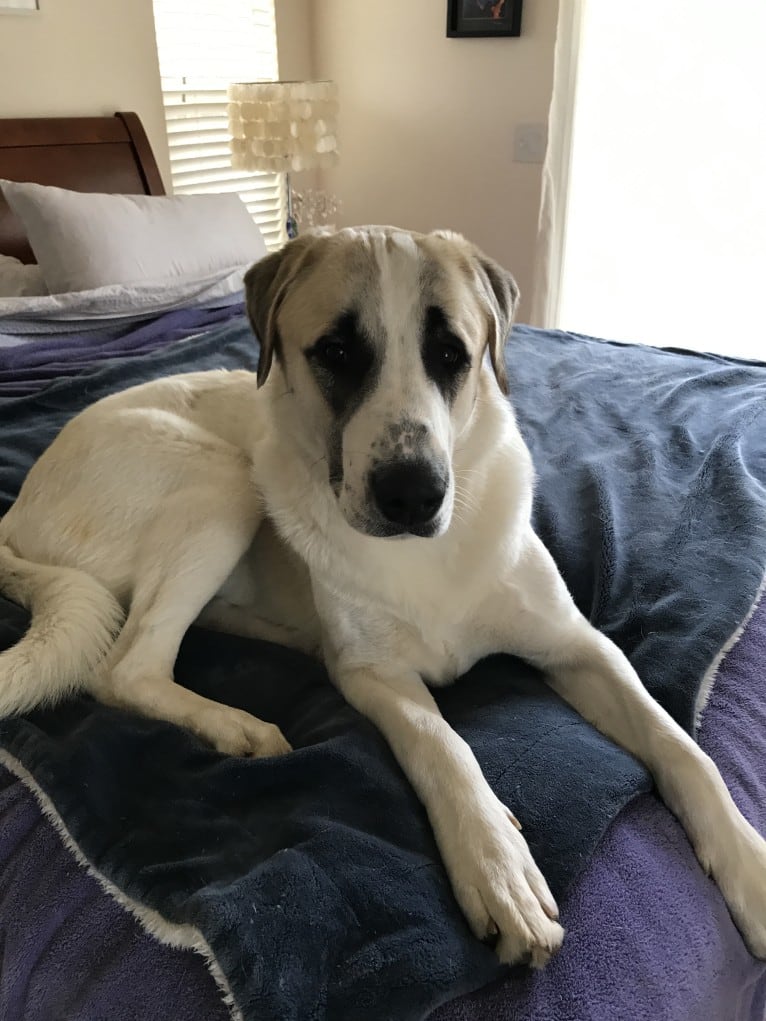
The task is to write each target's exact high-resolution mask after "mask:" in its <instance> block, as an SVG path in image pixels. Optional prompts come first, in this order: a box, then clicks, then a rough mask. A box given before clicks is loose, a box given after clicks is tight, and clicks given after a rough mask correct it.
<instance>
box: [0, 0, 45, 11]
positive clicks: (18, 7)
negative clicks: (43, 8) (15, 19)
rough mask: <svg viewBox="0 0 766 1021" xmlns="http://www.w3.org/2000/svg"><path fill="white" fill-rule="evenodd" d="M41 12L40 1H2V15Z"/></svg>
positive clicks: (0, 2)
mask: <svg viewBox="0 0 766 1021" xmlns="http://www.w3.org/2000/svg"><path fill="white" fill-rule="evenodd" d="M39 10H40V0H0V14H31V13H32V12H33V11H39Z"/></svg>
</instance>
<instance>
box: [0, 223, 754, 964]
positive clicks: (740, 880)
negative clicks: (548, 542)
mask: <svg viewBox="0 0 766 1021" xmlns="http://www.w3.org/2000/svg"><path fill="white" fill-rule="evenodd" d="M245 284H246V299H247V309H248V314H249V317H250V321H251V323H252V326H253V329H254V332H255V334H256V335H257V336H258V337H259V338H260V343H261V348H260V356H259V362H258V369H257V373H249V372H244V371H234V372H225V371H212V372H199V373H190V374H187V375H180V376H175V377H170V378H166V379H161V380H158V381H155V382H150V383H146V384H144V385H142V386H138V387H135V388H132V389H129V390H126V391H124V392H121V393H118V394H115V395H113V396H110V397H107V398H105V399H103V400H101V401H98V402H97V403H96V404H94V405H92V406H91V407H90V408H88V409H86V410H85V411H84V412H82V413H81V414H80V415H78V416H77V417H76V418H74V419H73V420H72V421H71V422H70V423H69V424H67V425H66V427H65V428H64V429H63V430H62V432H61V434H60V435H59V436H58V438H57V439H56V440H55V442H54V443H53V444H52V445H51V446H50V447H49V449H48V450H47V451H46V452H45V453H44V454H43V455H42V456H41V457H40V459H39V460H38V461H37V463H36V464H35V465H34V466H33V468H32V469H31V471H30V473H29V475H28V477H27V479H26V481H25V482H24V485H23V487H22V490H21V492H20V494H19V497H18V499H17V501H16V503H15V504H14V506H13V507H12V508H11V510H10V511H9V512H8V514H7V515H6V516H5V518H4V519H3V520H2V522H0V589H1V590H2V591H3V592H4V593H5V594H6V595H8V596H9V597H10V598H11V599H14V600H16V601H17V602H19V603H21V604H23V605H24V606H26V607H28V608H29V609H30V611H31V614H32V620H31V625H30V627H29V630H28V632H27V634H26V635H25V636H24V638H23V639H22V640H21V641H20V642H19V643H18V644H17V645H16V646H15V647H14V648H12V649H11V650H9V651H7V652H5V653H4V654H3V655H2V656H0V714H3V715H7V714H11V713H18V712H23V711H26V710H29V709H31V708H32V707H33V706H36V705H38V704H40V703H51V702H53V701H54V700H55V699H58V698H61V697H63V696H65V695H66V694H68V693H70V692H73V691H75V690H76V689H85V690H87V691H89V692H90V693H92V695H93V696H94V697H95V698H96V699H99V700H101V701H103V702H105V703H108V704H111V705H115V706H120V707H122V708H124V709H126V710H130V711H135V712H138V713H142V714H145V715H147V716H151V717H156V718H160V719H163V720H168V721H172V722H174V723H176V724H179V725H180V726H182V727H187V728H189V729H190V730H192V731H194V732H195V733H196V734H198V735H199V736H200V737H202V738H204V739H205V740H206V741H208V742H210V744H212V745H213V746H215V748H217V749H219V750H220V751H221V752H224V753H227V754H230V755H253V756H269V755H280V754H283V753H285V752H288V751H289V745H288V743H287V741H286V740H285V738H284V737H283V735H282V734H281V732H280V731H279V730H278V728H276V727H275V726H274V725H272V724H269V723H267V722H264V721H261V720H258V719H255V718H254V717H252V716H250V715H249V714H247V713H244V712H242V711H239V710H237V709H234V708H230V707H227V706H224V705H221V704H218V703H216V702H214V701H211V700H209V699H206V698H203V697H202V696H200V695H198V694H195V693H193V692H191V691H187V690H186V689H185V688H183V687H181V686H180V685H178V684H176V683H175V682H174V680H173V665H174V661H175V658H176V653H177V651H178V647H179V644H180V642H181V639H182V638H183V635H184V633H185V632H186V630H187V628H188V627H189V626H190V625H191V624H192V623H193V622H195V621H197V622H198V623H200V624H202V625H204V626H207V627H212V628H217V629H221V630H224V631H228V632H232V633H236V634H239V635H245V636H254V637H258V638H267V639H270V640H273V641H277V642H281V643H283V644H286V645H290V646H293V647H296V648H300V649H303V650H305V651H308V652H312V653H315V654H318V655H321V656H322V658H323V659H324V662H325V664H326V666H327V669H328V671H329V674H330V676H331V678H332V680H333V682H334V683H335V685H337V687H338V688H339V689H340V691H341V692H342V694H343V695H344V696H345V698H346V699H347V701H348V702H349V703H350V704H351V705H352V706H354V707H355V708H356V709H357V710H358V711H359V712H361V713H363V714H364V715H365V716H367V717H368V718H369V719H370V720H372V721H373V722H374V723H375V724H376V725H377V727H378V728H379V729H380V731H381V732H382V734H383V735H384V736H385V738H386V739H387V741H388V743H389V744H390V746H391V748H392V750H393V752H394V755H395V756H396V758H397V760H398V761H399V763H400V765H401V767H402V769H403V770H404V772H405V774H406V775H407V777H408V778H409V781H410V783H411V784H412V786H413V788H414V790H415V791H416V792H417V794H418V796H419V798H420V800H421V801H422V803H423V804H424V806H425V808H426V810H427V812H428V816H429V819H430V823H431V825H432V827H433V830H434V833H435V836H436V840H437V843H438V847H439V850H440V853H441V855H442V858H443V861H444V864H445V866H446V869H447V872H448V874H449V876H450V880H451V883H452V887H453V889H454V893H455V896H456V898H457V900H458V902H459V904H460V906H461V908H462V910H463V912H464V914H465V916H466V918H467V920H468V922H469V923H470V926H471V928H472V930H473V932H474V933H475V934H476V936H477V937H479V938H480V939H490V940H492V941H493V942H494V944H495V947H496V951H497V953H498V955H499V957H500V959H501V960H503V961H506V962H508V963H516V962H528V963H530V964H531V965H533V966H535V967H540V966H542V965H544V964H545V963H546V961H547V960H548V959H549V958H550V956H551V955H552V954H553V953H554V952H555V951H556V950H557V949H558V947H559V946H560V945H561V941H562V938H563V935H564V933H563V929H562V927H561V925H560V923H559V918H558V909H557V906H556V903H555V901H554V899H553V897H552V896H551V893H550V890H549V889H548V886H547V884H546V881H545V879H544V877H543V876H542V875H541V873H540V871H539V869H538V868H537V866H536V864H535V862H534V860H533V858H532V856H531V854H530V851H529V849H528V847H527V844H526V841H525V839H524V837H523V835H522V833H521V831H520V825H519V823H518V821H517V820H516V818H515V816H514V815H513V812H512V811H511V810H510V809H509V808H508V807H506V806H505V805H504V804H503V803H501V802H500V801H499V799H498V798H497V797H496V796H495V794H494V793H493V792H492V790H491V789H490V787H489V786H488V784H487V782H486V780H485V779H484V776H483V775H482V773H481V770H480V768H479V766H478V763H477V762H476V759H475V758H474V756H473V754H472V752H471V749H470V748H469V747H468V745H467V744H466V743H465V742H464V741H463V740H462V739H461V738H460V737H459V736H458V735H457V734H456V733H455V732H454V731H453V730H452V729H451V728H450V727H449V726H448V725H447V723H446V722H445V721H444V719H443V718H442V716H441V715H440V713H439V710H438V708H437V705H436V703H435V701H434V699H433V697H432V695H431V693H430V691H429V687H430V686H438V685H443V684H448V683H449V682H451V681H452V680H454V679H455V678H456V677H457V676H458V675H460V674H462V673H464V672H465V671H466V670H467V669H468V668H469V667H470V666H471V665H472V664H473V663H475V662H476V661H477V660H479V659H480V658H482V657H483V656H486V655H488V654H489V653H495V652H508V653H514V654H516V655H519V656H522V657H524V658H525V659H526V660H528V661H529V662H530V663H532V664H534V665H535V666H537V667H539V668H540V669H541V670H542V671H544V673H545V676H546V678H547V680H548V683H549V684H550V685H551V686H552V688H553V689H554V690H555V691H556V692H558V694H559V695H560V696H561V697H562V698H564V699H565V700H566V701H567V702H568V703H570V704H571V705H572V706H573V707H574V708H575V709H576V710H577V711H578V712H579V713H581V714H582V716H583V717H585V719H587V720H589V721H590V722H591V723H592V724H593V725H594V726H596V727H597V728H598V729H599V730H600V731H601V732H602V733H603V734H605V735H606V736H607V737H609V738H611V739H612V740H613V741H614V742H616V743H617V744H619V745H621V746H622V747H623V748H625V749H627V750H628V751H629V752H630V753H631V754H633V755H634V756H635V757H636V758H638V759H639V760H640V761H641V762H643V763H644V764H645V765H646V766H647V767H648V768H649V770H650V771H651V773H652V774H653V776H654V779H655V781H656V783H657V786H658V789H659V791H660V793H661V795H662V797H663V798H664V800H665V802H666V804H667V805H668V807H669V808H670V810H671V811H672V812H674V813H675V815H676V816H677V817H678V819H679V820H680V821H681V823H682V824H683V826H684V827H685V829H686V832H687V834H688V836H689V839H690V841H691V843H692V844H693V846H694V848H695V851H696V853H697V857H698V858H699V861H700V862H701V864H702V866H703V867H704V868H705V869H706V870H707V871H708V872H709V873H711V874H712V875H713V876H714V877H715V879H716V881H717V882H718V885H719V887H720V889H721V890H722V892H723V895H724V897H725V898H726V901H727V904H728V906H729V909H730V911H731V914H732V916H733V918H734V920H735V921H736V923H737V925H738V926H739V929H740V931H741V932H742V934H743V936H744V938H745V940H746V942H747V944H748V946H749V948H750V949H751V951H752V952H753V953H754V954H756V955H757V956H758V957H761V958H766V842H765V841H764V840H763V839H762V838H761V837H760V836H759V835H758V833H757V832H756V831H755V830H754V829H753V828H752V827H751V826H750V825H749V823H748V822H747V821H746V820H745V819H744V818H743V816H742V815H741V814H740V813H739V811H738V810H737V808H736V807H735V805H734V802H733V801H732V799H731V797H730V795H729V793H728V791H727V789H726V787H725V785H724V783H723V780H722V779H721V777H720V774H719V773H718V770H717V769H716V767H715V765H714V764H713V762H712V761H711V760H710V759H709V758H708V757H707V756H706V755H705V754H704V753H703V752H702V751H701V750H700V749H699V748H698V747H697V745H696V744H695V743H694V741H693V740H692V739H691V738H690V737H689V735H688V734H686V733H685V732H684V731H683V730H682V729H681V728H680V727H679V726H678V725H677V724H676V723H675V722H674V721H673V720H672V719H671V717H670V716H669V715H668V714H667V713H666V712H665V711H664V710H663V709H662V708H661V707H660V706H659V705H658V704H657V703H656V702H655V701H654V700H653V699H652V698H651V697H650V696H649V694H648V693H647V691H646V689H645V688H644V687H643V685H642V683H641V681H640V680H639V678H638V677H637V675H636V674H635V672H634V671H633V669H632V667H631V666H630V664H629V662H628V660H627V659H626V658H625V656H624V655H623V654H622V653H621V652H620V651H619V649H617V647H616V646H615V645H614V644H612V643H611V642H610V641H609V640H608V639H607V638H606V637H605V636H603V635H602V634H601V633H599V632H598V631H597V630H595V629H594V628H593V627H592V626H591V625H590V624H589V623H588V621H587V620H586V619H585V618H584V617H583V616H582V615H581V614H580V612H579V611H578V610H577V609H576V607H575V605H574V603H573V601H572V598H571V596H570V594H569V592H568V591H567V589H566V587H565V584H564V582H563V580H562V578H561V576H560V575H559V573H558V570H557V569H556V567H555V565H554V562H553V560H552V558H551V556H550V555H549V553H548V551H547V550H546V548H545V547H544V546H543V544H542V542H541V541H540V540H539V539H538V538H537V536H536V534H535V533H534V531H533V530H532V527H531V525H530V513H531V507H532V492H533V466H532V462H531V459H530V455H529V453H528V451H527V448H526V446H525V444H524V442H523V441H522V438H521V436H520V434H519V431H518V429H517V426H516V422H515V419H514V415H513V411H512V409H511V406H510V404H509V402H508V400H507V398H506V391H507V380H506V370H505V367H504V359H503V348H504V343H505V340H506V337H507V336H508V333H509V330H510V325H511V322H512V319H513V315H514V311H515V308H516V306H517V303H518V297H519V295H518V289H517V287H516V284H515V283H514V281H513V278H512V277H511V276H510V274H508V273H507V272H506V271H505V270H503V269H502V268H501V267H500V266H498V265H497V264H496V263H495V262H493V261H492V260H491V259H489V258H487V257H486V256H485V255H483V254H482V253H481V252H480V251H479V250H478V249H477V248H476V247H474V246H473V245H472V244H470V243H469V242H467V241H466V240H464V239H463V238H462V237H460V236H459V235H456V234H452V233H450V232H439V231H437V232H435V233H432V234H425V235H423V234H414V233H410V232H406V231H402V230H398V229H395V228H392V227H385V228H384V227H367V228H356V229H346V230H342V231H340V232H338V233H336V234H331V235H305V236H302V237H299V238H297V239H296V240H294V241H292V242H290V243H288V244H287V245H286V246H285V247H284V248H283V249H282V250H281V251H279V252H277V253H274V254H271V255H268V256H266V257H264V258H263V259H262V260H261V261H259V262H258V263H256V264H255V265H254V266H253V267H252V268H251V269H250V270H249V271H248V273H247V275H246V278H245Z"/></svg>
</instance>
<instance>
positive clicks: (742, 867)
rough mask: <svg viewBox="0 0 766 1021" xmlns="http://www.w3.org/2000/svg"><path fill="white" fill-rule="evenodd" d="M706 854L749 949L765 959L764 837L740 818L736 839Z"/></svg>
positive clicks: (765, 869)
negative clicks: (720, 848) (717, 851)
mask: <svg viewBox="0 0 766 1021" xmlns="http://www.w3.org/2000/svg"><path fill="white" fill-rule="evenodd" d="M709 858H710V871H711V872H712V874H713V877H714V879H715V880H716V881H717V883H718V885H719V887H720V889H721V892H722V893H723V895H724V898H725V900H726V904H727V905H728V908H729V911H730V912H731V916H732V918H733V919H734V922H735V923H736V926H737V928H738V929H739V931H740V932H741V933H742V938H743V939H744V941H745V943H746V945H747V947H748V949H749V950H750V953H751V954H753V955H754V956H755V957H759V958H760V959H761V960H762V961H766V840H764V839H763V837H761V836H760V835H759V834H758V833H757V832H756V831H755V830H754V829H753V827H752V826H750V824H749V823H747V822H745V820H744V819H742V820H741V822H740V826H739V827H738V832H737V838H736V840H734V841H731V842H729V841H727V846H726V848H725V849H724V850H723V852H722V853H721V852H719V853H718V854H715V853H714V854H711V855H709ZM716 860H717V861H718V864H716Z"/></svg>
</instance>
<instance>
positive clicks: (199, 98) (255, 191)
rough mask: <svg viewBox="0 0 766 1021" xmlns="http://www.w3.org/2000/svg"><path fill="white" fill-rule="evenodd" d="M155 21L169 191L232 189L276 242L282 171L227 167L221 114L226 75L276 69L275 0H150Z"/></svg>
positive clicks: (281, 215) (280, 234)
mask: <svg viewBox="0 0 766 1021" xmlns="http://www.w3.org/2000/svg"><path fill="white" fill-rule="evenodd" d="M154 23H155V31H156V36H157V52H158V55H159V63H160V78H161V81H162V97H163V102H164V105H165V122H166V125H167V133H168V144H169V147H170V168H171V172H172V177H173V191H174V192H175V193H176V194H177V195H184V194H189V193H192V192H225V191H228V192H231V191H233V192H236V193H237V194H238V195H240V197H241V198H242V200H243V201H244V203H245V204H246V206H247V208H248V209H249V210H250V212H251V214H252V215H253V218H254V219H255V221H256V223H257V224H258V226H259V227H260V229H261V233H262V234H263V237H264V239H265V241H266V244H267V245H268V247H269V248H278V247H279V246H280V245H281V244H282V243H283V242H284V241H285V235H284V222H285V210H284V205H285V196H284V177H283V176H282V175H281V174H252V173H246V172H244V171H239V170H234V169H232V166H231V164H230V162H229V129H228V124H227V117H226V104H227V99H226V89H227V86H228V85H229V83H230V82H237V81H256V80H259V79H271V80H275V79H276V78H277V77H278V71H277V38H276V24H275V17H274V0H154Z"/></svg>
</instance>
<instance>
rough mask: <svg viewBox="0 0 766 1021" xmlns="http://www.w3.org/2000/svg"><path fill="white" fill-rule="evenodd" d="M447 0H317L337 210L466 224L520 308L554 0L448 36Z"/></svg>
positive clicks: (531, 1)
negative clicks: (482, 34)
mask: <svg viewBox="0 0 766 1021" xmlns="http://www.w3.org/2000/svg"><path fill="white" fill-rule="evenodd" d="M282 2H283V3H289V2H290V0H282ZM446 6H447V4H446V0H383V2H371V0H370V2H368V0H365V2H361V3H360V2H358V0H314V4H313V18H314V20H313V29H314V39H315V41H314V50H313V56H314V58H315V72H316V73H317V74H318V75H319V76H320V77H327V78H334V79H335V80H336V81H337V82H338V84H339V89H340V104H341V114H340V152H341V156H340V162H339V164H338V167H337V169H335V170H333V171H332V172H331V174H328V175H327V183H328V185H329V186H330V187H331V188H332V189H333V190H334V191H335V192H336V193H337V194H338V195H339V197H340V198H341V199H342V201H343V212H342V216H341V217H340V221H341V222H342V223H344V224H353V223H394V224H398V225H399V226H402V227H410V228H414V229H417V230H429V229H432V228H435V227H449V228H452V229H455V230H459V231H461V232H463V233H465V234H466V235H467V236H468V237H470V238H471V239H472V240H474V241H476V242H477V243H478V244H479V245H480V246H481V247H482V248H484V249H485V250H486V252H487V253H488V254H490V255H492V256H494V257H495V258H496V259H498V260H499V261H500V262H501V263H503V264H504V265H505V266H507V267H508V268H509V269H511V270H512V271H513V273H514V274H515V275H516V277H517V279H518V282H519V284H520V286H521V290H522V294H523V295H524V296H525V300H524V302H523V304H522V308H521V318H525V317H526V315H528V311H529V308H530V301H531V296H532V276H533V267H534V253H535V242H536V231H537V215H538V208H539V200H540V179H541V166H540V165H539V164H525V163H514V162H513V132H514V127H515V126H516V125H517V124H520V123H521V124H526V123H534V122H542V123H545V122H546V120H547V114H548V105H549V103H550V96H551V88H552V81H553V50H554V42H555V34H556V18H557V12H558V2H557V0H525V3H524V17H523V25H522V36H521V38H519V39H447V38H446V36H445V26H446Z"/></svg>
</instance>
